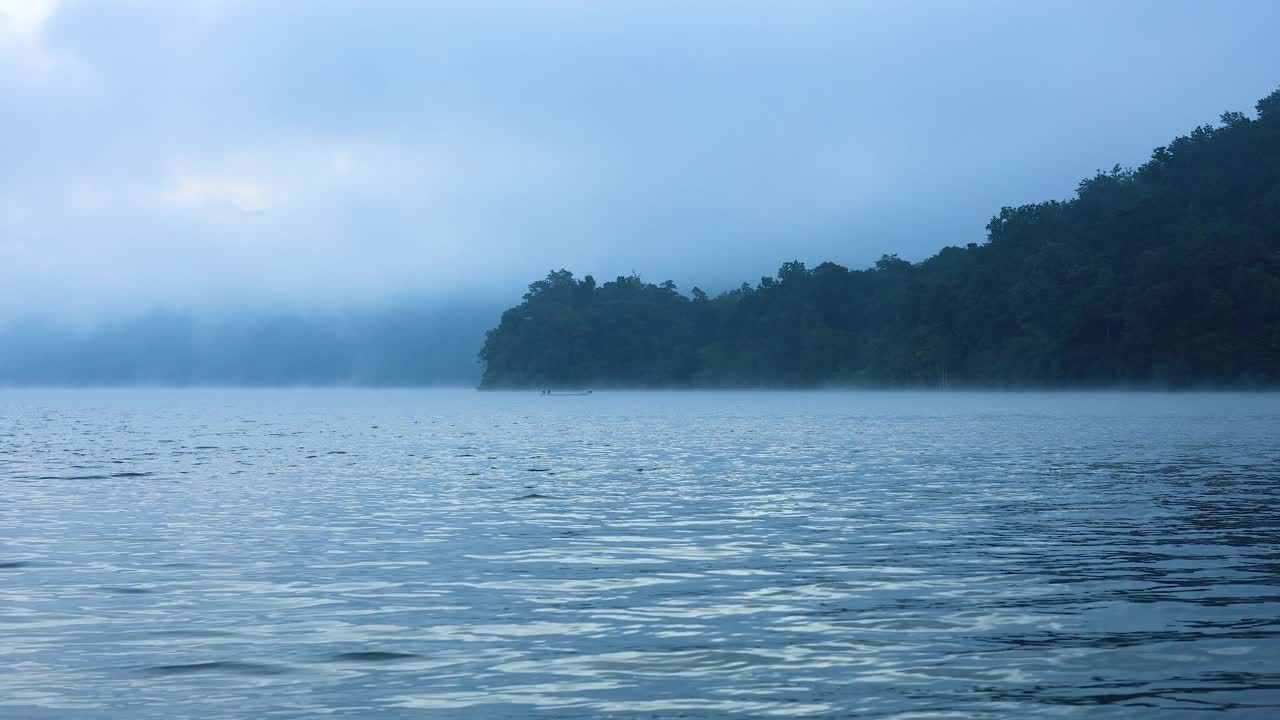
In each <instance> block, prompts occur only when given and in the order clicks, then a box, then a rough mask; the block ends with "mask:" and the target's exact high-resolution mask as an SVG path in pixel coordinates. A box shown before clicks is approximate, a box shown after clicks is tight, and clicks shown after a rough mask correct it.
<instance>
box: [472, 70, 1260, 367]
mask: <svg viewBox="0 0 1280 720" xmlns="http://www.w3.org/2000/svg"><path fill="white" fill-rule="evenodd" d="M921 202H927V199H925V198H922V199H921ZM987 231H988V240H987V242H985V243H982V244H970V245H968V246H967V247H948V248H945V249H944V250H942V251H941V252H939V253H938V254H937V255H934V256H933V257H931V258H929V259H927V260H924V261H922V262H919V263H909V262H906V261H903V260H900V259H898V258H897V257H896V256H892V255H891V256H886V257H883V258H881V259H880V260H879V261H877V262H876V263H875V266H874V267H871V268H867V269H864V270H849V269H846V268H844V267H841V266H839V265H836V264H834V263H830V262H826V263H822V264H821V265H818V266H817V267H814V268H808V267H806V266H805V265H804V264H803V263H800V262H789V263H785V264H783V265H782V267H781V268H780V269H779V270H778V274H777V276H776V277H766V278H761V280H760V282H759V283H758V284H756V285H755V286H751V285H748V284H746V283H744V284H743V285H742V286H741V287H740V288H739V289H737V290H734V291H732V292H727V293H724V294H721V295H719V296H717V297H714V298H712V297H708V296H707V295H706V294H705V293H703V292H702V291H700V290H699V289H697V288H694V289H693V290H692V292H691V293H690V294H689V295H688V296H686V295H683V294H681V293H679V292H678V291H677V289H676V288H675V286H674V285H673V284H672V283H670V282H667V283H662V284H659V285H654V284H651V283H645V282H642V281H641V280H640V279H639V278H636V277H620V278H618V279H617V280H615V281H613V282H606V283H604V284H597V283H596V281H595V279H594V278H592V277H591V276H587V277H584V278H583V279H581V280H578V279H575V278H574V276H573V275H572V273H570V272H568V271H565V270H560V271H556V272H552V273H550V274H549V275H548V276H547V277H546V279H545V280H540V281H538V282H535V283H533V284H532V285H530V286H529V292H528V294H526V295H525V296H524V302H523V303H521V304H520V305H519V306H517V307H515V308H512V309H510V310H508V311H506V312H505V313H504V314H503V315H502V320H501V323H500V324H499V325H498V327H496V328H494V329H493V330H490V331H489V333H488V334H487V337H486V340H485V343H484V347H483V349H482V350H481V358H482V361H483V363H484V375H483V380H482V383H481V384H482V387H488V388H498V387H522V386H675V387H685V386H743V385H763V386H820V385H827V384H849V385H867V386H905V385H923V386H967V385H973V386H1005V387H1032V386H1119V385H1125V386H1154V387H1185V386H1195V385H1216V386H1275V385H1280V91H1277V92H1275V93H1272V94H1271V95H1270V96H1268V97H1267V98H1265V99H1263V100H1261V101H1260V102H1258V104H1257V117H1256V118H1250V117H1248V116H1246V115H1244V114H1242V113H1238V112H1229V113H1225V114H1224V115H1222V118H1221V124H1220V125H1217V126H1204V127H1198V128H1196V129H1195V130H1193V131H1192V132H1191V133H1190V134H1188V135H1186V136H1184V137H1179V138H1177V139H1175V140H1173V141H1172V142H1171V143H1169V144H1168V145H1167V146H1165V147H1159V148H1156V149H1155V151H1154V152H1153V153H1152V155H1151V159H1150V160H1149V161H1148V162H1146V163H1145V164H1143V165H1142V166H1141V167H1139V168H1137V169H1136V170H1132V169H1122V168H1120V167H1119V166H1117V167H1115V168H1114V169H1112V170H1111V171H1109V172H1100V173H1099V174H1097V175H1096V176H1095V177H1092V178H1089V179H1087V180H1084V181H1083V182H1081V183H1080V185H1079V188H1078V190H1077V194H1076V197H1075V198H1074V199H1072V200H1070V201H1066V202H1059V201H1048V202H1043V203H1038V204H1033V205H1024V206H1022V207H1017V208H1003V209H1002V210H1001V211H1000V213H999V214H998V215H996V216H995V217H994V218H993V219H992V220H991V222H990V223H989V224H988V225H987Z"/></svg>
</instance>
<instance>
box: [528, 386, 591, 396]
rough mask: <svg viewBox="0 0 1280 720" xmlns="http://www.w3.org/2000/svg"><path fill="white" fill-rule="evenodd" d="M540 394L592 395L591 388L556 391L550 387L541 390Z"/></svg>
mask: <svg viewBox="0 0 1280 720" xmlns="http://www.w3.org/2000/svg"><path fill="white" fill-rule="evenodd" d="M540 394H542V395H562V396H577V395H590V394H591V391H590V390H578V391H573V392H556V391H554V390H551V389H549V388H548V389H546V390H542V391H540Z"/></svg>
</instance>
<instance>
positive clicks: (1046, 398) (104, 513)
mask: <svg viewBox="0 0 1280 720" xmlns="http://www.w3.org/2000/svg"><path fill="white" fill-rule="evenodd" d="M0 487H2V488H3V490H4V502H3V503H2V504H0V717H4V718H128V719H130V720H133V719H136V718H166V719H167V718H173V717H201V718H218V717H228V718H229V717H244V718H248V717H254V718H313V717H321V716H328V717H339V718H372V717H386V718H419V717H447V718H453V717H456V718H506V717H517V718H518V717H529V716H539V717H552V718H561V717H568V718H577V717H582V718H587V717H591V718H595V717H617V718H666V717H684V718H719V717H769V716H801V717H806V716H807V717H840V718H846V717H866V718H986V717H992V718H997V717H998V718H1025V717H1065V718H1076V717H1081V718H1083V717H1088V718H1129V717H1132V718H1152V717H1160V718H1167V717H1188V718H1191V717H1195V718H1200V717H1205V716H1206V713H1207V712H1208V711H1219V712H1209V714H1211V715H1213V716H1214V717H1218V716H1223V717H1232V718H1236V717H1239V718H1275V717H1280V396H1276V395H1265V394H1260V395H1217V394H1208V395H1201V394H1151V395H1146V394H964V393H918V394H917V393H596V394H595V395H592V396H590V397H541V396H539V395H538V394H537V393H479V392H473V391H394V390H382V391H358V390H292V391H215V390H116V391H105V390H104V391H97V390H94V391H71V390H67V391H45V390H41V391H35V390H30V391H20V390H10V391H0Z"/></svg>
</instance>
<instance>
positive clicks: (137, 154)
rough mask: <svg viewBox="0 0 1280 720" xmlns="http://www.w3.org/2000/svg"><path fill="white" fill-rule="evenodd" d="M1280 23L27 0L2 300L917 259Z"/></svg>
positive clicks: (1244, 88) (56, 306) (0, 81)
mask: <svg viewBox="0 0 1280 720" xmlns="http://www.w3.org/2000/svg"><path fill="white" fill-rule="evenodd" d="M1276 27H1280V3H1277V2H1272V1H1270V0H1259V1H1254V2H1250V1H1248V0H1231V1H1224V2H1220V3H1204V2H1186V1H1181V0H1162V1H1158V2H1157V1H1155V0H1152V1H1150V2H1137V1H1130V2H1102V1H1090V0H1070V1H1063V2H1051V1H1049V0H1045V1H1043V2H1022V1H1010V2H996V1H987V0H972V1H969V2H944V1H942V0H938V1H937V2H887V1H886V2H856V1H854V0H844V1H841V2H818V1H815V2H802V1H797V2H753V1H750V0H743V1H739V2H733V1H730V0H724V1H722V2H661V1H659V0H650V1H649V2H621V1H620V2H586V1H585V0H579V1H573V2H570V1H567V0H549V1H547V2H533V1H532V0H530V1H528V2H476V1H469V2H444V1H441V2H377V1H376V0H375V1H365V2H354V1H353V2H315V1H314V0H271V1H269V2H263V1H250V0H190V1H189V2H183V1H180V0H171V1H164V2H160V1H158V0H157V1H154V2H142V1H134V0H95V1H83V2H79V1H75V0H0V97H3V98H4V99H3V101H0V103H3V104H2V106H0V107H2V109H3V112H0V131H2V132H0V156H2V157H3V158H4V161H3V163H0V317H6V316H10V317H11V316H14V315H25V314H33V313H35V314H40V313H54V314H57V313H89V314H101V313H110V312H126V311H130V310H136V309H140V308H143V307H147V306H150V305H154V304H165V305H169V306H194V307H217V308H224V307H234V306H237V305H244V304H254V303H258V304H274V303H283V304H292V305H300V306H306V305H309V304H317V305H334V304H337V305H343V304H361V303H369V302H377V301H379V300H381V299H385V298H387V297H390V296H395V295H403V294H415V295H424V296H436V295H458V294H474V293H482V294H489V295H497V296H501V297H512V298H516V297H518V296H519V294H520V292H521V290H522V288H523V286H524V285H525V284H526V283H528V282H529V281H531V280H533V279H536V278H537V277H539V276H541V275H542V274H543V273H545V272H546V270H547V269H549V268H553V267H554V268H558V267H567V268H570V269H573V270H575V271H577V272H579V273H584V272H592V273H594V274H596V275H597V277H601V278H611V277H613V276H615V275H618V274H622V273H629V272H631V271H633V270H634V271H636V272H639V273H640V274H641V275H642V276H644V277H645V278H647V279H651V280H655V281H656V280H661V279H666V278H672V279H674V280H676V281H677V283H678V284H679V285H680V286H681V287H682V288H685V289H687V288H688V287H690V286H691V285H692V284H694V283H699V284H702V285H703V286H704V287H708V288H712V289H716V288H723V287H728V286H733V285H736V284H737V283H738V282H740V281H741V280H744V279H752V278H756V277H758V276H759V275H761V274H762V273H770V272H772V270H774V269H776V267H777V265H778V264H779V263H780V262H782V261H784V260H789V259H793V258H798V259H801V260H805V261H807V262H810V263H816V262H820V261H822V260H826V259H830V260H835V261H837V262H842V263H845V264H848V265H851V266H861V265H865V264H867V263H869V262H871V261H872V260H874V259H875V258H876V257H878V256H879V255H880V254H882V253H887V252H897V253H899V254H901V255H902V256H904V257H908V258H911V259H919V258H922V257H924V256H927V255H929V254H931V253H932V252H934V251H936V250H937V249H939V248H941V247H942V246H944V245H948V244H963V243H965V242H972V241H981V240H982V239H983V236H984V231H983V226H984V225H985V224H986V221H987V220H988V219H989V218H990V217H991V215H993V214H994V213H995V212H996V211H998V209H999V208H1000V207H1001V206H1002V205H1016V204H1021V203H1024V202H1032V201H1038V200H1042V199H1048V198H1063V197H1067V196H1068V195H1070V193H1071V192H1072V190H1073V188H1074V187H1075V184H1076V183H1077V182H1078V181H1079V180H1080V179H1081V178H1083V177H1084V176H1086V175H1089V174H1091V173H1092V172H1093V171H1094V170H1095V169H1097V168H1104V167H1110V166H1111V165H1112V164H1115V163H1120V164H1125V165H1136V164H1138V163H1141V162H1142V161H1143V160H1144V159H1145V158H1146V157H1147V155H1148V154H1149V152H1150V150H1151V148H1152V147H1154V146H1156V145H1159V144H1163V143H1164V142H1166V141H1167V140H1169V139H1170V138H1171V137H1173V136H1174V135H1176V134H1180V133H1183V132H1186V131H1188V130H1189V129H1191V128H1192V127H1193V126H1195V125H1197V124H1201V123H1207V122H1212V121H1214V120H1215V119H1216V117H1217V115H1218V114H1219V113H1221V112H1222V111H1225V110H1245V111H1250V110H1252V106H1253V103H1254V102H1255V101H1256V100H1258V99H1259V98H1261V97H1262V96H1264V95H1266V94H1268V93H1269V92H1271V91H1272V90H1274V89H1275V88H1276V87H1277V86H1280V43H1276V42H1274V28H1276Z"/></svg>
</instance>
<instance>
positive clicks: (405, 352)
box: [0, 301, 499, 386]
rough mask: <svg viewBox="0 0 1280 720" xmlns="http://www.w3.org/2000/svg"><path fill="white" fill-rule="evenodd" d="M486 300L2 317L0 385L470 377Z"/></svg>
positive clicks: (486, 316) (387, 381) (492, 310)
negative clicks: (65, 320)
mask: <svg viewBox="0 0 1280 720" xmlns="http://www.w3.org/2000/svg"><path fill="white" fill-rule="evenodd" d="M498 312H499V310H498V308H497V307H492V306H490V305H488V304H487V303H478V302H463V301H456V302H451V303H449V304H448V305H444V304H440V303H435V302H426V301H413V302H400V303H389V304H387V305H383V306H379V307H374V308H368V309H365V310H359V311H354V310H351V311H342V312H337V311H334V312H321V311H311V312H289V311H251V310H242V311H238V312H228V313H220V314H207V313H206V314H198V313H190V312H176V311H163V310H157V311H153V312H150V313H145V314H142V315H138V316H136V317H131V318H124V319H116V320H112V321H103V322H100V323H97V324H93V325H91V326H88V327H83V328H78V327H74V326H67V325H65V324H58V323H53V322H49V321H31V320H28V321H23V322H10V323H8V324H6V325H4V326H0V385H140V384H141V385H249V386H279V385H339V384H342V385H397V386H400V385H474V384H475V383H476V381H477V380H479V378H480V367H479V363H478V362H477V361H476V358H475V348H476V346H477V345H479V343H480V341H481V339H482V338H483V335H484V328H485V327H486V326H488V325H490V324H491V323H492V322H493V318H494V317H496V316H497V315H498Z"/></svg>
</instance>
